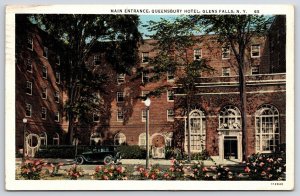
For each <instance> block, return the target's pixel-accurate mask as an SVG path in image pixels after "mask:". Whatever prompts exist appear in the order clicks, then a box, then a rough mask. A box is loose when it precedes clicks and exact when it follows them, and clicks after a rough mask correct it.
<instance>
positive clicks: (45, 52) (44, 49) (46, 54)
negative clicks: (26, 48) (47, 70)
mask: <svg viewBox="0 0 300 196" xmlns="http://www.w3.org/2000/svg"><path fill="white" fill-rule="evenodd" d="M43 57H45V58H48V48H47V47H44V48H43Z"/></svg>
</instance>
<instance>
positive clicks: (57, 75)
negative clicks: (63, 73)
mask: <svg viewBox="0 0 300 196" xmlns="http://www.w3.org/2000/svg"><path fill="white" fill-rule="evenodd" d="M55 79H56V83H57V84H60V73H59V72H56V73H55Z"/></svg>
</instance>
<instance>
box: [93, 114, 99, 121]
mask: <svg viewBox="0 0 300 196" xmlns="http://www.w3.org/2000/svg"><path fill="white" fill-rule="evenodd" d="M93 121H94V122H99V121H100V115H99V114H97V113H94V114H93Z"/></svg>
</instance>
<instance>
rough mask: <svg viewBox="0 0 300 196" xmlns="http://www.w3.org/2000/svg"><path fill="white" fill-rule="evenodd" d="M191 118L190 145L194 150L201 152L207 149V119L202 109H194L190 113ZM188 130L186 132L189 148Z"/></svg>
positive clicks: (186, 145) (186, 143)
mask: <svg viewBox="0 0 300 196" xmlns="http://www.w3.org/2000/svg"><path fill="white" fill-rule="evenodd" d="M189 118H190V126H189V129H190V134H191V135H190V145H191V151H192V152H200V151H203V150H204V149H205V140H206V121H205V115H204V113H203V112H202V111H201V110H193V111H191V112H190V114H189ZM188 138H189V137H188V130H186V132H185V147H186V149H187V148H188Z"/></svg>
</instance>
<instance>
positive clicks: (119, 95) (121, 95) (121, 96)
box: [117, 92, 124, 103]
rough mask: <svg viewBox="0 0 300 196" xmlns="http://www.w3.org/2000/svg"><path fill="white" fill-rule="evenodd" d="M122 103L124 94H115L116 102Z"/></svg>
mask: <svg viewBox="0 0 300 196" xmlns="http://www.w3.org/2000/svg"><path fill="white" fill-rule="evenodd" d="M123 101H124V92H117V102H118V103H120V102H123Z"/></svg>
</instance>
